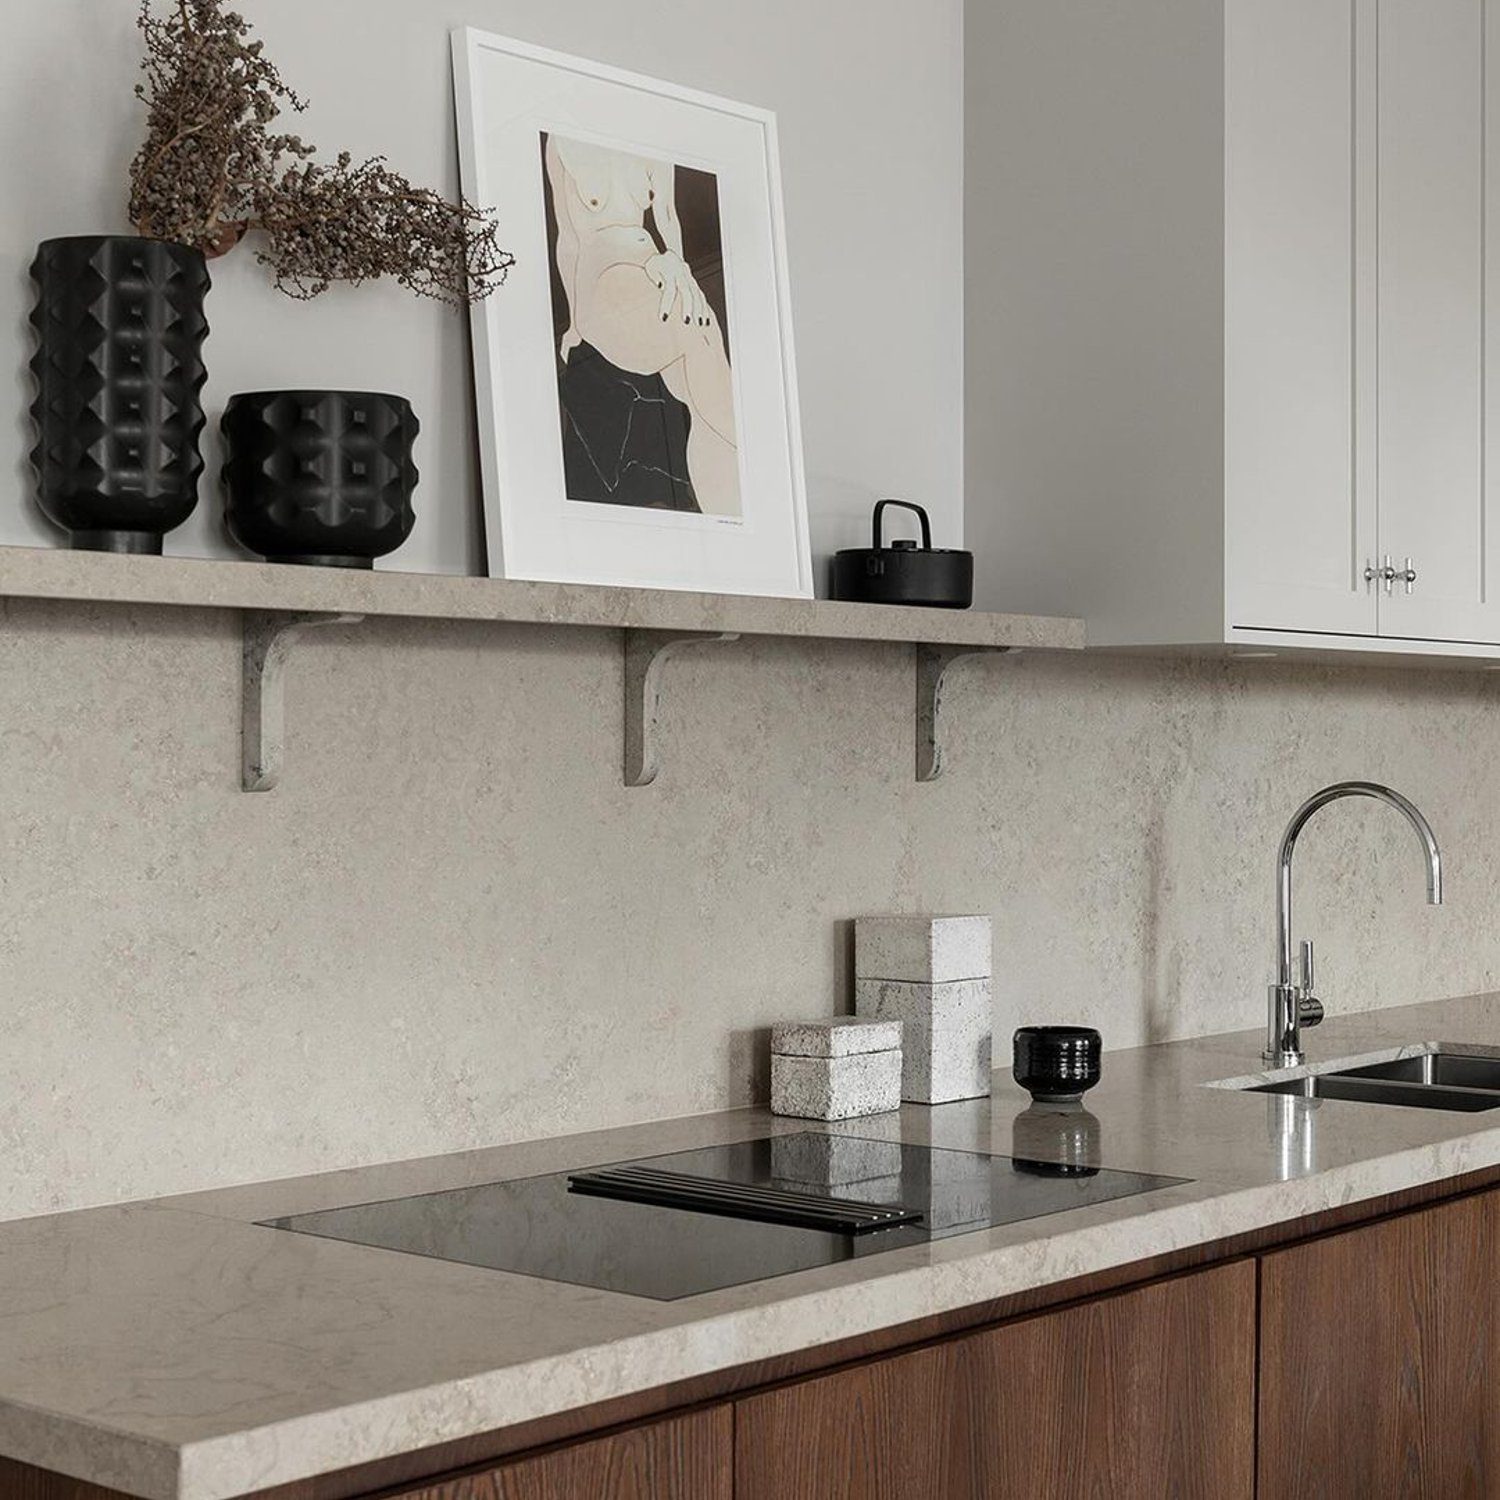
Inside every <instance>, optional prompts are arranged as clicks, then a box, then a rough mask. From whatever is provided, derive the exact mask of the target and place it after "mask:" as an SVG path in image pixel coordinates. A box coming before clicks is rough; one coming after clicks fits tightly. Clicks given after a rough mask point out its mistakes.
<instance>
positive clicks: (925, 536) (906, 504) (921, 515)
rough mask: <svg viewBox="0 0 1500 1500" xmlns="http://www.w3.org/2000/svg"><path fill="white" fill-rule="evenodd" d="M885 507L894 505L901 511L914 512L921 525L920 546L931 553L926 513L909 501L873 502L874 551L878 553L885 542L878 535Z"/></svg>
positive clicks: (929, 526) (930, 535) (930, 529)
mask: <svg viewBox="0 0 1500 1500" xmlns="http://www.w3.org/2000/svg"><path fill="white" fill-rule="evenodd" d="M887 505H894V506H896V507H898V508H899V509H901V510H910V511H915V512H916V517H917V519H918V520H919V521H920V522H921V523H922V546H923V547H924V548H926V550H927V551H929V552H931V551H932V526H931V524H930V523H929V521H928V519H927V512H926V511H925V510H923V509H922V507H921V506H920V505H914V504H913V503H912V502H911V501H910V500H877V501H876V502H875V522H874V531H875V550H876V551H877V552H878V551H880V549H881V548H882V547H884V546H885V540H884V538H883V537H882V536H881V534H880V516H881V513H882V512H883V511H884V510H885V508H886V506H887Z"/></svg>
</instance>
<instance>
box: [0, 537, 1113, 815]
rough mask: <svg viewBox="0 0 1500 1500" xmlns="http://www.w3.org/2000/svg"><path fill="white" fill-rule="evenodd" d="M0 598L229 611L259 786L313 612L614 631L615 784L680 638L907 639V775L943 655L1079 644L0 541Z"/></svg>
mask: <svg viewBox="0 0 1500 1500" xmlns="http://www.w3.org/2000/svg"><path fill="white" fill-rule="evenodd" d="M0 598H11V599H59V600H76V601H79V602H84V603H94V604H144V605H167V606H177V607H181V608H188V609H230V610H237V611H239V612H240V614H241V617H242V628H243V631H244V710H245V712H244V736H243V740H244V755H243V767H242V785H243V786H244V789H245V790H246V791H269V790H270V789H271V788H272V787H274V786H275V784H276V781H277V778H278V776H279V774H280V769H281V758H282V747H283V740H284V734H283V730H282V711H281V705H282V679H283V675H284V672H285V668H286V664H287V660H288V658H289V656H290V653H291V650H292V647H293V645H294V643H295V641H296V639H297V638H298V636H299V635H300V634H301V632H302V631H303V630H305V629H307V628H310V627H312V626H317V625H334V624H354V623H357V622H358V621H359V620H361V619H363V618H369V617H378V616H398V617H406V618H417V619H430V620H479V621H483V620H492V621H500V622H505V623H510V624H526V625H575V626H585V627H592V628H595V629H601V628H602V629H617V630H620V631H621V632H623V651H624V687H625V715H624V718H625V722H624V779H625V783H626V785H628V786H645V785H647V784H649V783H650V782H651V781H652V780H654V779H655V776H656V772H657V763H658V753H657V748H656V743H655V741H656V732H655V731H656V722H657V716H658V709H659V705H660V700H661V692H662V674H663V668H664V666H665V664H666V662H667V661H668V660H669V659H670V657H671V656H673V655H675V654H677V653H679V652H680V651H681V650H682V649H684V648H686V647H689V646H696V645H702V644H712V643H715V642H728V641H733V640H735V639H737V638H738V637H740V636H744V635H757V636H781V637H787V638H794V639H800V640H845V641H890V642H896V643H905V644H909V645H912V646H914V647H915V648H916V719H915V728H916V774H917V779H918V780H920V781H931V780H934V779H935V778H936V777H937V776H938V775H939V774H940V772H941V770H942V741H943V714H942V689H943V684H944V680H945V677H946V673H947V670H948V668H949V667H950V666H951V665H952V664H953V663H954V662H955V661H957V660H958V659H960V658H961V657H964V656H969V655H974V654H978V653H984V652H998V651H1011V650H1015V649H1018V648H1026V649H1031V650H1052V651H1079V650H1082V649H1083V645H1084V633H1083V622H1082V621H1081V620H1070V619H1056V618H1051V617H1047V616H1036V615H1009V614H988V613H979V612H975V611H973V610H945V609H920V608H905V607H893V606H887V605H879V604H850V603H845V602H842V601H838V600H829V599H766V598H760V597H756V596H752V595H741V594H698V593H686V592H681V593H680V592H676V591H673V590H667V589H634V588H600V587H595V586H591V585H586V584H572V583H528V582H523V581H520V580H514V579H503V578H457V577H450V576H445V575H439V574H425V573H396V572H384V571H365V570H357V569H344V568H303V567H287V566H282V565H277V564H273V563H252V562H221V561H204V560H201V559H195V558H179V557H120V556H114V555H111V554H108V553H101V552H72V551H66V550H62V549H51V548H35V547H0Z"/></svg>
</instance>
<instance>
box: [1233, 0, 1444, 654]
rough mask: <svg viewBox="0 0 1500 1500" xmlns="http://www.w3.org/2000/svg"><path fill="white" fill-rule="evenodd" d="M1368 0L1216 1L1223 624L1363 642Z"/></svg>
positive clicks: (1370, 543)
mask: <svg viewBox="0 0 1500 1500" xmlns="http://www.w3.org/2000/svg"><path fill="white" fill-rule="evenodd" d="M1375 3H1376V0H1227V3H1226V5H1225V12H1224V14H1225V38H1224V41H1225V103H1224V112H1225V118H1224V145H1225V165H1224V170H1225V184H1224V317H1225V350H1224V401H1225V406H1224V500H1225V537H1224V545H1225V599H1226V612H1225V624H1226V625H1227V626H1240V627H1246V628H1252V629H1262V630H1296V631H1320V632H1336V633H1341V634H1348V635H1373V634H1374V633H1375V629H1376V623H1377V620H1376V597H1375V592H1374V590H1372V589H1370V588H1369V587H1368V586H1367V585H1366V583H1365V579H1364V569H1365V564H1366V561H1367V560H1368V559H1369V558H1371V557H1373V556H1374V553H1375V472H1374V439H1375V424H1374V411H1373V405H1372V403H1373V398H1374V382H1373V379H1371V378H1369V376H1368V373H1367V372H1369V371H1371V370H1372V369H1373V365H1372V360H1373V354H1374V345H1373V341H1372V340H1368V339H1367V338H1366V337H1365V336H1364V330H1365V329H1366V327H1368V326H1369V325H1370V324H1371V323H1372V321H1373V316H1374V291H1375V282H1374V275H1375V257H1374V218H1373V210H1374V200H1375V194H1374V172H1375V140H1374V129H1373V125H1374V110H1373V97H1374V91H1373V88H1371V87H1370V84H1371V83H1373V76H1374V57H1375V52H1374V44H1375V24H1374V22H1375V15H1374V6H1375ZM1413 3H1425V0H1413ZM1357 332H1358V336H1357Z"/></svg>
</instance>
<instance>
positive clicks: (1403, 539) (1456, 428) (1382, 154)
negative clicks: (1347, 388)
mask: <svg viewBox="0 0 1500 1500" xmlns="http://www.w3.org/2000/svg"><path fill="white" fill-rule="evenodd" d="M1484 12H1485V4H1484V0H1380V5H1379V120H1378V127H1377V140H1378V153H1377V154H1378V161H1379V187H1378V194H1379V196H1378V210H1377V215H1376V217H1377V223H1378V233H1377V238H1376V247H1377V254H1378V264H1379V271H1378V278H1377V280H1378V288H1379V290H1378V306H1377V313H1376V344H1377V347H1378V350H1379V355H1378V360H1377V371H1376V376H1375V380H1376V390H1377V392H1378V396H1377V402H1378V416H1377V447H1378V453H1379V458H1378V474H1379V487H1380V496H1379V509H1378V534H1379V550H1380V553H1381V560H1382V564H1383V562H1384V558H1385V556H1386V555H1387V554H1389V556H1390V557H1391V559H1392V562H1393V565H1394V567H1395V568H1396V570H1397V572H1398V574H1400V575H1403V576H1401V577H1398V578H1397V580H1396V581H1395V582H1394V584H1393V585H1392V586H1390V591H1389V592H1388V593H1387V592H1386V585H1384V584H1382V587H1381V590H1380V633H1381V634H1382V635H1388V636H1406V637H1412V638H1418V639H1432V640H1452V641H1487V642H1489V641H1500V586H1497V585H1500V574H1496V572H1495V568H1494V559H1493V557H1491V556H1489V555H1487V554H1488V553H1489V552H1490V551H1491V547H1490V541H1491V535H1492V533H1493V532H1494V529H1495V528H1494V526H1493V525H1492V524H1490V522H1491V519H1492V517H1491V510H1492V507H1491V504H1490V502H1489V497H1488V496H1487V494H1486V489H1487V488H1488V487H1489V486H1487V483H1486V469H1487V463H1486V453H1485V449H1486V442H1485V426H1486V422H1485V404H1486V387H1487V385H1488V384H1489V382H1488V381H1487V380H1486V378H1485V360H1486V346H1487V344H1488V340H1487V338H1486V334H1485V322H1486V311H1487V309H1486V302H1487V298H1486V285H1487V282H1488V281H1489V279H1490V278H1489V276H1488V274H1487V268H1486V266H1485V259H1486V251H1487V240H1488V238H1489V237H1488V236H1487V234H1486V232H1485V219H1486V214H1487V210H1488V206H1489V201H1490V199H1491V198H1492V196H1493V195H1491V194H1490V193H1489V192H1488V191H1487V188H1488V183H1487V181H1486V178H1487V176H1488V175H1489V173H1490V171H1491V166H1490V160H1491V157H1490V153H1489V152H1488V151H1487V150H1486V141H1485V136H1486V132H1487V130H1488V128H1489V120H1488V116H1489V115H1490V114H1491V113H1492V111H1489V110H1487V109H1486V100H1485V84H1486V75H1487V73H1488V68H1487V67H1486V58H1485V47H1486V32H1487V28H1486V25H1485V14H1484ZM1495 394H1496V395H1497V396H1500V390H1497V391H1496V392H1495ZM1408 557H1409V558H1410V559H1411V564H1410V571H1411V572H1415V574H1416V577H1415V578H1414V579H1410V578H1408V577H1407V576H1405V575H1407V574H1408V565H1407V559H1408Z"/></svg>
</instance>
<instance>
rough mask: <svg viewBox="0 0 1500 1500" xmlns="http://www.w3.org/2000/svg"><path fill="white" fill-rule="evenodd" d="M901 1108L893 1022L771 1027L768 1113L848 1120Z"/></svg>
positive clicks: (847, 1019) (845, 1020) (843, 1020)
mask: <svg viewBox="0 0 1500 1500" xmlns="http://www.w3.org/2000/svg"><path fill="white" fill-rule="evenodd" d="M900 1107H901V1026H900V1023H899V1022H897V1021H871V1020H861V1019H859V1018H857V1017H853V1016H844V1017H840V1018H839V1019H837V1020H832V1021H789V1022H783V1023H782V1024H781V1025H779V1026H775V1027H773V1028H772V1030H771V1112H772V1113H773V1114H778V1115H791V1116H794V1117H795V1118H797V1119H800V1120H851V1119H854V1118H855V1117H856V1116H858V1115H878V1114H883V1113H884V1112H885V1111H886V1110H892V1109H899V1108H900Z"/></svg>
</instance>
